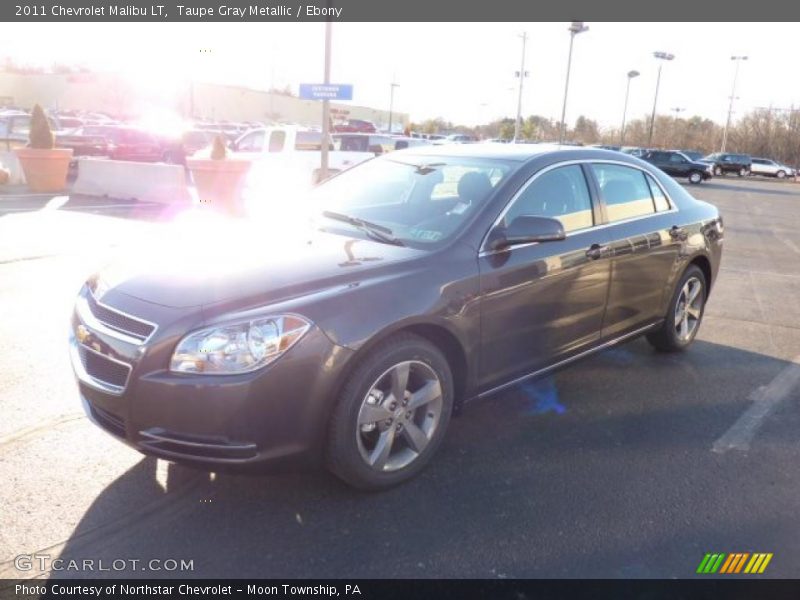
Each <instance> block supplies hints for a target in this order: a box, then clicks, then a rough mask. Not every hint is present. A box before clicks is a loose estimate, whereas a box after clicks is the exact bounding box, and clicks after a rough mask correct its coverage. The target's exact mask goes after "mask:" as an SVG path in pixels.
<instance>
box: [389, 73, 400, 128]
mask: <svg viewBox="0 0 800 600" xmlns="http://www.w3.org/2000/svg"><path fill="white" fill-rule="evenodd" d="M396 87H400V84H399V83H395V82H394V81H393V82H392V83H390V84H389V133H392V109H393V108H394V88H396Z"/></svg>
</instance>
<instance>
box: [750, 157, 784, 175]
mask: <svg viewBox="0 0 800 600" xmlns="http://www.w3.org/2000/svg"><path fill="white" fill-rule="evenodd" d="M750 174H751V175H766V176H768V177H777V178H778V179H783V178H784V177H786V176H787V175H788V176H789V177H794V169H793V168H792V167H787V166H786V165H782V164H781V163H779V162H775V161H774V160H771V159H769V158H754V159H753V165H752V166H751V167H750Z"/></svg>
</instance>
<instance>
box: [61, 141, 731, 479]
mask: <svg viewBox="0 0 800 600" xmlns="http://www.w3.org/2000/svg"><path fill="white" fill-rule="evenodd" d="M305 206H306V207H312V208H313V212H314V216H313V218H312V220H311V221H309V222H308V224H306V223H305V222H304V221H302V220H301V219H299V217H298V218H294V219H292V218H290V217H288V216H287V217H284V218H282V219H280V220H279V221H277V222H274V226H269V227H265V226H263V225H258V226H252V225H245V224H242V230H241V231H238V232H237V231H234V232H232V233H231V232H228V233H226V232H225V231H223V227H222V226H221V225H219V226H218V225H214V226H213V227H211V228H210V229H209V230H208V231H206V232H204V233H203V235H202V236H201V237H202V242H203V249H204V251H205V253H204V254H201V255H200V258H198V250H197V249H196V248H193V247H189V248H187V247H186V245H185V244H184V245H181V246H177V247H176V246H173V247H172V248H171V249H169V250H167V251H154V252H152V253H151V260H149V261H148V260H145V259H144V258H143V257H137V259H135V260H133V261H132V262H131V263H129V264H116V265H112V266H110V267H109V268H108V269H106V270H104V271H102V272H101V273H100V274H98V275H96V276H94V277H92V278H91V279H90V280H89V281H88V282H87V284H86V285H85V286H84V287H83V289H82V290H81V292H80V295H79V297H78V300H77V304H76V310H75V313H74V316H73V323H72V330H73V336H72V340H71V350H72V359H73V365H74V369H75V371H76V374H77V378H78V382H79V389H80V395H81V397H82V401H83V403H84V407H85V409H86V410H87V411H88V414H89V415H90V417H91V418H92V419H93V420H94V421H95V422H96V423H97V424H99V425H100V426H101V427H103V428H104V429H105V430H107V431H108V432H110V433H112V434H113V435H115V436H117V437H118V438H120V439H122V440H124V441H125V442H127V443H129V444H130V445H132V446H133V447H135V448H137V449H139V450H140V451H142V452H144V453H146V454H150V455H154V456H158V457H161V458H166V459H170V460H175V461H179V462H184V463H189V464H193V465H197V466H202V467H205V468H209V469H213V470H219V469H223V468H234V467H239V468H245V467H251V466H255V467H263V466H266V465H272V464H278V463H283V464H284V465H285V464H289V465H305V464H309V463H310V464H319V463H324V464H325V465H327V467H328V468H329V469H330V470H331V471H332V472H333V473H335V474H336V475H338V476H339V477H340V478H341V479H343V480H344V481H346V482H348V483H350V484H351V485H353V486H356V487H359V488H362V489H382V488H386V487H389V486H392V485H395V484H398V483H400V482H403V481H405V480H407V479H409V478H410V477H412V476H414V475H415V474H417V473H418V472H419V471H420V470H421V469H422V468H423V467H424V466H425V465H426V464H427V463H428V462H429V461H430V459H431V457H432V456H433V455H434V453H435V452H436V450H437V448H438V447H439V445H440V443H441V441H442V438H443V436H444V434H445V431H446V429H447V427H448V424H449V421H450V417H451V414H452V413H453V410H454V407H457V406H459V405H461V404H462V403H464V402H466V401H468V400H471V399H475V398H482V397H485V396H488V395H490V394H492V393H494V392H496V391H498V390H501V389H504V388H507V387H508V386H512V385H515V384H517V383H519V382H522V381H525V380H527V379H529V378H533V377H535V376H538V375H541V374H546V373H549V372H551V371H552V370H554V369H556V368H559V367H561V366H564V365H566V364H568V363H570V362H572V361H574V360H576V359H579V358H581V357H583V356H586V355H588V354H591V353H593V352H595V351H598V350H601V349H603V348H607V347H609V346H611V345H613V344H616V343H618V342H622V341H624V340H628V339H631V338H633V337H635V336H639V335H642V334H645V335H647V338H648V340H649V341H650V342H651V343H652V344H653V345H654V346H655V347H656V348H658V349H659V350H663V351H678V350H683V349H685V348H686V347H687V346H689V345H690V344H691V342H692V341H693V339H694V338H695V336H696V335H697V331H698V328H699V326H700V323H701V320H702V317H703V309H704V306H705V302H706V299H707V298H708V294H709V291H710V290H711V288H712V287H713V283H714V280H715V277H716V274H717V271H718V269H719V263H720V256H721V252H722V237H723V227H722V219H721V217H720V215H719V213H718V211H717V209H716V208H715V207H713V206H711V205H710V204H707V203H705V202H701V201H698V200H695V199H694V198H693V197H692V196H691V195H690V194H689V193H688V192H687V191H685V190H684V189H683V188H682V187H681V186H680V185H678V184H677V183H675V182H674V181H673V180H672V179H671V178H670V177H668V176H667V175H665V174H664V173H663V172H661V171H660V170H658V169H657V168H655V167H653V166H652V165H650V164H648V163H646V162H643V161H641V160H639V159H637V158H634V157H631V156H627V155H624V154H621V153H618V152H613V151H606V150H596V149H585V148H563V147H557V146H546V145H516V144H503V145H500V144H497V145H483V144H459V145H451V146H428V147H422V148H414V149H409V150H402V151H398V152H392V153H389V154H387V155H385V156H382V157H380V158H376V159H374V160H370V161H367V162H365V163H363V164H361V165H358V166H356V167H353V168H352V169H349V170H347V171H345V172H343V173H341V174H339V175H337V176H335V177H333V178H332V179H330V180H328V181H327V182H325V183H323V184H321V185H319V186H317V187H316V188H315V189H314V190H313V191H312V192H311V196H310V197H309V198H307V199H306V200H305ZM247 227H249V228H247ZM234 229H235V227H234Z"/></svg>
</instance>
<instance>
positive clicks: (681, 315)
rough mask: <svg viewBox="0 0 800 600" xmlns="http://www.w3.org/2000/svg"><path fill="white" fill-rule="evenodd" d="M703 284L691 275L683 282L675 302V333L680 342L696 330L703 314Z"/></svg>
mask: <svg viewBox="0 0 800 600" xmlns="http://www.w3.org/2000/svg"><path fill="white" fill-rule="evenodd" d="M702 292H703V284H702V283H701V281H700V280H699V279H698V278H697V277H691V278H689V279H687V280H686V283H684V284H683V288H682V289H681V293H680V295H679V296H678V301H677V302H676V303H675V333H676V335H677V336H678V339H679V340H681V341H682V342H685V341H688V340H690V339H691V338H692V336H693V335H694V334H695V332H696V331H697V327H698V325H699V324H700V318H701V317H702V314H703V302H704V301H705V298H704V297H703V293H702Z"/></svg>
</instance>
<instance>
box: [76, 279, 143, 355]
mask: <svg viewBox="0 0 800 600" xmlns="http://www.w3.org/2000/svg"><path fill="white" fill-rule="evenodd" d="M87 291H88V297H86V296H83V295H81V296H78V300H77V303H76V306H75V308H76V310H77V312H78V315H79V316H80V317H81V319H82V320H83V321H84V323H86V324H87V325H88V326H89V327H90V328H92V329H95V330H97V331H99V332H101V333H104V334H105V335H108V336H111V337H114V338H117V339H119V340H122V341H124V342H127V343H129V344H134V345H136V346H139V345H141V344H146V343H147V342H148V340H150V338H151V337H153V334H154V333H155V332H156V330H157V329H158V325H156V324H155V323H153V322H152V321H148V320H146V319H142V318H141V317H135V316H133V315H131V314H129V313H126V312H125V311H122V310H119V309H118V308H113V307H111V306H108V305H107V304H104V303H103V302H100V300H98V299H97V298H96V297H95V295H94V293H93V292H92V291H91V290H90V289H88V288H87ZM92 303H94V304H96V305H97V306H98V307H100V308H101V309H102V310H103V311H106V312H108V313H111V314H114V315H118V316H120V317H121V318H122V319H126V320H129V321H132V322H134V323H136V324H141V325H143V326H144V327H145V328H147V329H149V333H147V334H146V335H145V334H142V333H139V332H137V331H131V330H128V329H125V328H124V327H121V326H120V325H119V324H114V323H110V322H109V321H108V320H107V319H106V320H103V318H102V316H101V315H98V314H96V313H98V312H100V311H98V310H93V308H92Z"/></svg>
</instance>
